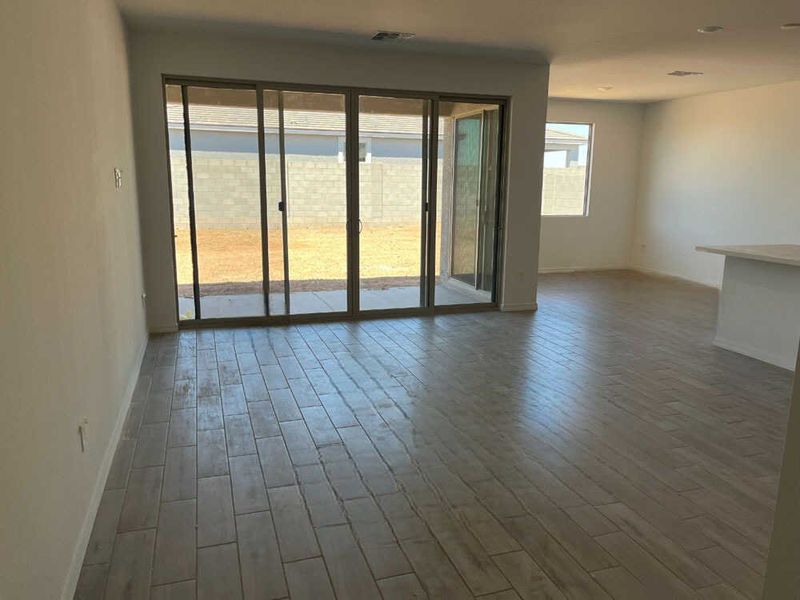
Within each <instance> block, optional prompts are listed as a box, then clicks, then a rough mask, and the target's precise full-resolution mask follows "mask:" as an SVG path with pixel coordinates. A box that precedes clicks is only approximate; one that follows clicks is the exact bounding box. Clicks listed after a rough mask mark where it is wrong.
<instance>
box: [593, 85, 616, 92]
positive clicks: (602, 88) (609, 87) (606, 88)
mask: <svg viewBox="0 0 800 600" xmlns="http://www.w3.org/2000/svg"><path fill="white" fill-rule="evenodd" d="M597 89H598V91H601V92H608V91H609V90H613V89H614V86H613V85H601V86H600V87H598V88H597Z"/></svg>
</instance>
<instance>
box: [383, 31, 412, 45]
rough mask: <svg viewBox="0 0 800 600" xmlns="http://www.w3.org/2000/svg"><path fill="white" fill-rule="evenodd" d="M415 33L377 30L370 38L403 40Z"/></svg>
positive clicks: (389, 40) (390, 40)
mask: <svg viewBox="0 0 800 600" xmlns="http://www.w3.org/2000/svg"><path fill="white" fill-rule="evenodd" d="M415 35H416V34H415V33H404V32H402V31H379V32H378V33H376V34H375V35H373V36H372V39H373V40H374V41H376V42H405V41H407V40H410V39H411V38H413V37H414V36H415Z"/></svg>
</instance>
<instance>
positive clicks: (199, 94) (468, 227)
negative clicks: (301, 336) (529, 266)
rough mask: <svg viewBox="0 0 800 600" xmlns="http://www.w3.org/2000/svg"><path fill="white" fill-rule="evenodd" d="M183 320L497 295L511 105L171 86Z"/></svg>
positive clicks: (335, 311)
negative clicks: (506, 112)
mask: <svg viewBox="0 0 800 600" xmlns="http://www.w3.org/2000/svg"><path fill="white" fill-rule="evenodd" d="M165 101H166V107H165V108H166V116H167V132H168V138H169V161H170V184H171V193H172V216H173V237H174V252H175V255H174V261H175V277H176V295H177V308H178V314H179V318H180V320H181V321H197V320H204V319H229V318H234V319H236V318H243V317H256V318H258V317H278V318H283V319H286V318H289V317H291V316H294V315H342V316H348V315H349V316H356V315H358V314H360V313H362V312H369V311H388V313H389V314H391V313H393V312H396V311H406V312H407V311H414V312H418V313H424V312H432V311H433V309H434V306H440V305H448V306H454V305H470V304H491V303H493V302H495V286H496V276H495V269H496V265H497V257H496V248H497V246H498V244H497V236H498V227H497V225H498V222H499V221H498V215H499V206H500V204H499V198H500V183H501V182H500V177H499V173H500V164H501V163H500V161H501V155H502V152H501V145H502V144H501V135H502V131H503V111H502V109H503V106H504V104H503V103H502V102H496V103H483V102H480V103H474V102H470V101H466V100H464V101H462V100H460V99H451V98H442V97H440V96H438V95H436V94H419V95H416V94H404V93H395V94H381V93H379V92H378V91H374V90H371V91H369V92H363V93H362V92H360V91H359V90H354V89H341V90H335V89H329V88H322V89H320V88H317V89H313V88H311V89H303V88H299V87H293V86H286V87H283V86H276V85H262V84H259V83H255V82H254V83H238V82H237V83H235V84H227V83H225V82H193V81H191V80H181V79H175V80H168V81H166V82H165Z"/></svg>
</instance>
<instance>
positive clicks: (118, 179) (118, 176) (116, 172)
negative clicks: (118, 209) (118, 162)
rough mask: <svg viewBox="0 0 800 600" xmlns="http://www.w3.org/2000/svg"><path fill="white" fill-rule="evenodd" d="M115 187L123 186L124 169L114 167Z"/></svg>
mask: <svg viewBox="0 0 800 600" xmlns="http://www.w3.org/2000/svg"><path fill="white" fill-rule="evenodd" d="M114 187H115V188H116V189H120V188H121V187H122V169H120V168H118V167H114Z"/></svg>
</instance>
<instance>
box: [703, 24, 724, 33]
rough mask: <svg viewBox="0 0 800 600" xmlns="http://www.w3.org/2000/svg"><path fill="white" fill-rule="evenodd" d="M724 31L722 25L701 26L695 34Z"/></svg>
mask: <svg viewBox="0 0 800 600" xmlns="http://www.w3.org/2000/svg"><path fill="white" fill-rule="evenodd" d="M723 29H725V28H724V27H723V26H722V25H703V26H702V27H699V28H698V29H697V33H717V32H718V31H722V30H723Z"/></svg>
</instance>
